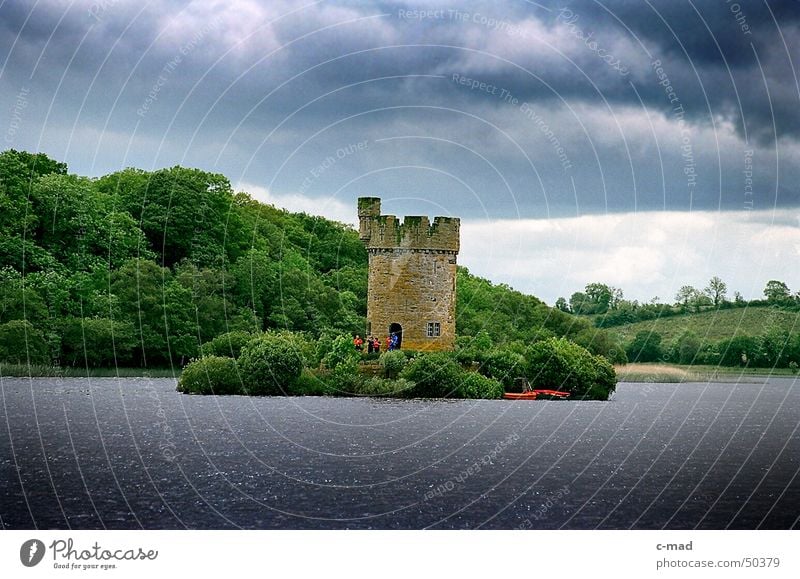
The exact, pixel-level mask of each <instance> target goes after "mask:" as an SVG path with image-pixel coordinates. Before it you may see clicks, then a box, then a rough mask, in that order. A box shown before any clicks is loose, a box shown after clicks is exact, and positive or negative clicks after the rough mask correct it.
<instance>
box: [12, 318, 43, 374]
mask: <svg viewBox="0 0 800 579" xmlns="http://www.w3.org/2000/svg"><path fill="white" fill-rule="evenodd" d="M0 361H2V362H4V363H6V364H47V363H49V362H50V354H49V352H48V349H47V342H46V341H45V337H44V335H43V334H42V332H40V331H39V330H37V329H36V328H34V327H33V324H31V323H30V322H29V321H28V320H11V321H10V322H6V323H5V324H2V325H0Z"/></svg>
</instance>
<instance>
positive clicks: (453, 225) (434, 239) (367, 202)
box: [358, 197, 461, 253]
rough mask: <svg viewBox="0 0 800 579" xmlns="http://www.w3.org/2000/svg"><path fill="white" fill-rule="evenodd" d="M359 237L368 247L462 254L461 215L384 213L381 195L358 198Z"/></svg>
mask: <svg viewBox="0 0 800 579" xmlns="http://www.w3.org/2000/svg"><path fill="white" fill-rule="evenodd" d="M358 220H359V237H360V238H361V241H363V242H364V244H365V245H366V246H367V249H408V250H420V251H425V250H428V251H442V252H447V253H458V251H459V248H460V243H459V236H460V231H459V230H460V227H461V220H460V219H459V218H458V217H435V218H434V219H433V224H431V223H430V221H429V220H428V218H427V217H426V216H416V215H413V216H407V217H405V218H404V219H403V220H402V221H400V220H399V219H398V218H397V217H395V216H394V215H381V200H380V198H378V197H360V198H359V199H358Z"/></svg>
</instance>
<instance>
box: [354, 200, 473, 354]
mask: <svg viewBox="0 0 800 579" xmlns="http://www.w3.org/2000/svg"><path fill="white" fill-rule="evenodd" d="M380 207H381V200H380V198H378V197H361V198H359V200H358V216H359V237H360V238H361V240H362V241H363V242H364V244H365V245H366V247H367V251H368V253H369V283H368V297H367V319H368V322H369V326H370V327H369V328H367V333H368V334H373V335H377V336H379V337H383V336H385V335H388V334H390V333H397V332H400V333H401V335H402V347H403V348H406V349H412V350H452V349H453V348H454V347H455V287H456V271H457V270H456V257H457V255H458V251H459V249H460V224H461V221H460V220H459V219H458V218H457V217H435V218H434V219H433V223H431V222H430V219H429V218H428V217H427V216H422V215H411V216H407V217H405V218H403V219H402V220H400V219H398V218H397V217H396V216H394V215H381V212H380Z"/></svg>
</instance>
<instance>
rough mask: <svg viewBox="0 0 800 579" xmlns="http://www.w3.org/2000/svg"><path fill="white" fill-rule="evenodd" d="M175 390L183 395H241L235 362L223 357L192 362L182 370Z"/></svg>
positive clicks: (209, 357)
mask: <svg viewBox="0 0 800 579" xmlns="http://www.w3.org/2000/svg"><path fill="white" fill-rule="evenodd" d="M177 390H178V392H183V393H185V394H241V393H242V380H241V378H240V376H239V373H238V372H237V370H236V360H234V359H233V358H228V357H225V356H205V357H203V358H199V359H197V360H192V361H191V362H189V364H187V365H186V367H185V368H184V369H183V372H182V373H181V377H180V378H179V379H178V388H177Z"/></svg>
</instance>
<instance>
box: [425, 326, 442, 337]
mask: <svg viewBox="0 0 800 579" xmlns="http://www.w3.org/2000/svg"><path fill="white" fill-rule="evenodd" d="M426 334H427V336H428V337H429V338H438V337H439V336H441V335H442V326H441V324H440V323H439V322H428V331H427V332H426Z"/></svg>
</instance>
